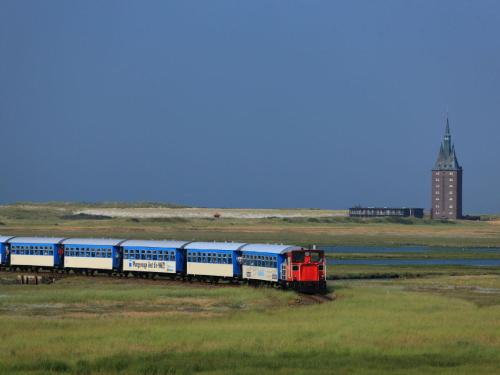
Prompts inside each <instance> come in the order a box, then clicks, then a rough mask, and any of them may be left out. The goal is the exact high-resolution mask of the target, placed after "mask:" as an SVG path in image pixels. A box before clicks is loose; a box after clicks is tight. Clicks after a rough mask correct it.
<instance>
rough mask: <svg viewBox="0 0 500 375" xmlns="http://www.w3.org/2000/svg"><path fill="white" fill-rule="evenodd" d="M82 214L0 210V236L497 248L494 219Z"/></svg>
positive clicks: (77, 210) (66, 209) (63, 207)
mask: <svg viewBox="0 0 500 375" xmlns="http://www.w3.org/2000/svg"><path fill="white" fill-rule="evenodd" d="M87 208H88V207H87ZM132 209H133V208H132ZM138 209H140V208H138ZM161 209H162V210H168V209H169V208H165V207H163V208H161ZM175 209H176V210H179V209H178V208H175ZM82 211H83V212H86V206H83V205H74V204H59V205H57V204H56V203H52V204H50V205H47V204H45V205H33V204H31V205H10V206H0V233H2V234H4V233H5V234H13V235H56V236H65V237H72V236H86V237H88V236H100V237H112V236H114V237H119V238H154V239H164V238H175V239H185V240H208V241H212V240H215V241H243V242H274V243H292V244H298V245H305V246H307V245H311V244H317V245H359V246H364V245H379V246H380V245H382V246H400V245H429V246H458V247H466V246H474V247H500V220H498V219H495V218H494V217H489V219H490V220H488V221H481V222H472V221H450V222H441V221H431V220H418V219H397V220H396V219H354V218H349V217H339V216H311V217H306V216H302V217H269V218H260V219H255V218H250V219H248V218H246V219H241V218H240V219H238V218H224V217H221V218H219V219H215V218H192V217H188V218H186V217H148V218H140V217H119V218H112V217H110V216H106V215H91V214H88V213H87V214H86V213H82ZM247 211H249V212H250V213H247V214H251V212H252V210H247ZM255 211H257V212H258V211H259V210H255ZM295 211H297V212H300V215H304V214H307V215H323V213H322V211H321V210H295ZM295 211H294V210H284V212H285V213H286V214H287V215H292V214H293V212H295ZM332 212H333V211H332ZM332 215H333V214H332Z"/></svg>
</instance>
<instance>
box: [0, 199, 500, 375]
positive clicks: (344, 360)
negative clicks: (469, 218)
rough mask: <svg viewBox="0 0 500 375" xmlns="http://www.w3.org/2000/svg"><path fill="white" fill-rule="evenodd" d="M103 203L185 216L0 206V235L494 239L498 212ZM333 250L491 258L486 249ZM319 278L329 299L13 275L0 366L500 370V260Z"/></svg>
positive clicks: (3, 280) (4, 291) (166, 370)
mask: <svg viewBox="0 0 500 375" xmlns="http://www.w3.org/2000/svg"><path fill="white" fill-rule="evenodd" d="M109 208H111V209H119V210H122V209H127V210H132V211H133V210H135V209H138V210H142V211H140V212H143V210H144V209H145V208H147V209H148V210H149V211H147V212H149V213H150V212H151V210H156V209H158V208H160V209H161V212H162V213H163V214H165V212H166V211H165V210H169V209H175V210H182V208H179V207H177V206H170V205H164V206H161V207H159V206H156V205H155V204H152V203H151V204H149V203H148V204H137V205H134V207H132V208H130V207H127V206H125V205H123V204H118V203H110V204H93V205H91V206H90V207H89V206H88V205H85V204H76V203H67V204H60V203H49V204H18V205H10V206H0V233H2V234H13V235H56V236H64V237H74V236H83V237H90V236H99V237H119V238H156V239H163V238H177V239H186V240H222V241H225V240H235V241H248V242H279V243H295V244H299V245H310V244H323V245H360V246H362V245H378V246H398V245H431V246H438V245H439V246H448V247H452V246H458V247H461V246H472V247H494V246H500V221H499V220H498V217H493V216H491V217H488V219H489V220H488V221H483V222H439V221H438V222H434V221H429V220H412V219H408V220H394V219H386V220H382V219H374V220H360V219H350V218H347V217H339V216H336V215H337V214H338V213H333V214H331V215H330V214H328V215H326V216H324V215H323V214H324V212H317V211H320V210H296V211H300V212H299V213H297V212H295V210H283V211H280V210H278V211H279V212H278V213H280V214H282V215H284V217H282V216H277V217H265V218H249V216H248V215H250V217H251V215H253V214H258V215H261V214H262V211H259V212H257V213H256V212H252V210H250V211H248V210H246V211H244V212H243V213H241V212H239V213H238V215H242V214H244V215H247V216H245V218H242V217H239V218H236V217H232V218H228V217H224V216H222V217H221V218H219V219H215V218H208V217H177V216H174V217H170V216H163V217H151V216H148V217H144V216H142V217H134V216H125V217H111V216H109V215H105V213H109V212H110V211H99V212H100V213H101V214H96V211H91V212H90V211H88V210H89V209H92V210H94V209H99V210H101V209H109ZM257 211H258V210H257ZM120 212H121V211H120ZM127 212H128V211H127ZM134 212H135V211H134ZM168 212H172V211H168ZM189 212H192V211H189ZM200 212H201V211H200ZM201 213H202V214H203V215H206V212H205V211H203V212H201ZM232 214H235V212H232ZM273 214H277V213H273ZM148 215H149V214H148ZM286 215H288V216H286ZM304 215H305V216H304ZM307 215H310V216H307ZM335 256H336V257H338V258H364V257H372V258H373V257H378V258H384V257H387V258H390V257H396V258H408V259H413V258H417V257H419V258H421V257H425V256H427V257H430V258H458V257H461V258H466V257H474V258H480V257H483V258H486V257H490V258H498V254H497V253H495V252H491V251H489V252H488V250H486V249H478V250H475V251H472V252H470V251H469V252H461V251H460V250H459V249H450V250H449V251H448V250H443V249H439V250H436V251H431V252H425V253H417V252H415V253H412V252H394V253H376V254H369V255H367V254H362V253H355V254H351V253H344V254H341V253H337V254H336V255H335ZM328 275H329V278H330V281H329V287H330V289H331V291H332V292H333V293H335V296H336V299H335V300H334V301H333V302H329V303H324V304H321V305H317V304H311V303H310V302H308V300H307V299H301V297H300V296H298V295H296V294H295V293H293V292H284V291H281V290H274V289H253V288H249V287H246V286H229V285H228V286H213V285H209V284H197V283H193V284H189V283H185V284H184V283H181V282H167V281H160V280H134V279H128V278H127V279H113V278H107V277H94V278H92V277H88V278H84V277H76V276H71V277H66V278H63V279H61V280H58V281H56V283H54V284H51V285H40V286H30V285H16V284H15V283H14V277H15V275H13V274H9V273H0V318H1V320H0V321H1V322H2V323H1V328H0V373H1V374H57V373H58V374H153V375H155V374H192V373H199V374H255V373H259V374H331V373H341V374H356V373H363V374H379V373H395V374H422V373H425V374H427V373H430V374H432V373H436V374H443V373H444V374H454V375H455V374H476V373H491V374H497V373H499V372H500V333H499V332H500V269H499V268H483V267H481V268H480V267H456V266H396V267H394V266H391V267H389V266H362V265H356V266H348V265H343V266H328ZM379 278H383V279H379ZM332 279H333V280H332Z"/></svg>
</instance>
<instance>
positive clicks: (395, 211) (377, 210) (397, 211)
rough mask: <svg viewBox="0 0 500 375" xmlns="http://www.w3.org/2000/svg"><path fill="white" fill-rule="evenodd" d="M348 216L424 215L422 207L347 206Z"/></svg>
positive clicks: (419, 216) (417, 216)
mask: <svg viewBox="0 0 500 375" xmlns="http://www.w3.org/2000/svg"><path fill="white" fill-rule="evenodd" d="M349 216H350V217H387V216H397V217H416V218H419V219H421V218H423V217H424V209H423V208H406V207H402V208H387V207H352V208H349Z"/></svg>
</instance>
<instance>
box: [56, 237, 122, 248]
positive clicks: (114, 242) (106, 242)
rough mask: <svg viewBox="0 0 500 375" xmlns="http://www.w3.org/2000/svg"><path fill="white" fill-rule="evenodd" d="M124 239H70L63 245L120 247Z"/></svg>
mask: <svg viewBox="0 0 500 375" xmlns="http://www.w3.org/2000/svg"><path fill="white" fill-rule="evenodd" d="M123 241H124V239H116V238H68V239H66V240H64V241H63V242H62V244H63V245H92V246H118V245H119V244H120V243H121V242H123Z"/></svg>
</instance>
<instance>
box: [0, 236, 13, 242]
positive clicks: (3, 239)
mask: <svg viewBox="0 0 500 375" xmlns="http://www.w3.org/2000/svg"><path fill="white" fill-rule="evenodd" d="M12 238H14V236H2V235H0V243H4V242H7V241H8V240H10V239H12Z"/></svg>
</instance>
